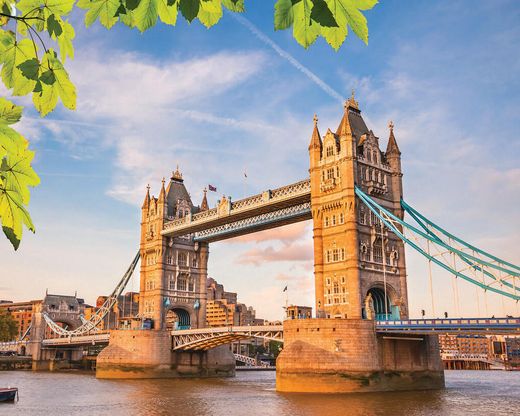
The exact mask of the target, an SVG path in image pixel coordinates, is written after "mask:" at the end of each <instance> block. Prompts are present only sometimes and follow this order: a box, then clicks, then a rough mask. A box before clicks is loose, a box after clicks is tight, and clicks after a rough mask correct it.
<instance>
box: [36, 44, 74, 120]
mask: <svg viewBox="0 0 520 416" xmlns="http://www.w3.org/2000/svg"><path fill="white" fill-rule="evenodd" d="M49 71H50V73H49ZM40 73H41V75H40V80H41V81H42V82H41V92H34V93H33V103H34V106H35V107H36V109H37V110H38V112H39V113H40V115H41V116H42V117H44V116H46V115H47V114H49V113H50V112H51V111H52V110H54V108H55V107H56V104H57V103H58V97H59V98H60V99H61V102H62V103H63V105H64V106H65V107H67V108H68V109H70V110H74V109H75V108H76V87H75V86H74V84H72V82H70V79H69V75H68V74H67V71H65V68H63V64H62V63H61V62H60V61H59V60H58V58H57V57H56V52H54V51H53V50H52V49H49V50H48V51H47V52H46V53H45V55H44V56H43V58H42V62H41V66H40ZM51 73H52V75H51ZM42 77H43V78H42ZM53 77H54V80H53Z"/></svg>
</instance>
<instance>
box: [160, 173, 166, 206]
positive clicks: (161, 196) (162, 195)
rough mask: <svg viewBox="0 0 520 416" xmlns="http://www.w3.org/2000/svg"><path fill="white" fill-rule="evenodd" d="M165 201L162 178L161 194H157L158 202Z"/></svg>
mask: <svg viewBox="0 0 520 416" xmlns="http://www.w3.org/2000/svg"><path fill="white" fill-rule="evenodd" d="M165 199H166V190H165V189H164V178H162V186H161V192H160V193H159V202H164V200H165Z"/></svg>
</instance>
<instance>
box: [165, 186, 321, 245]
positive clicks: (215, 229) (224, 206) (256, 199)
mask: <svg viewBox="0 0 520 416" xmlns="http://www.w3.org/2000/svg"><path fill="white" fill-rule="evenodd" d="M310 200H311V184H310V179H306V180H303V181H300V182H296V183H293V184H290V185H286V186H282V187H281V188H277V189H268V190H266V191H264V192H262V193H260V194H257V195H253V196H250V197H248V198H244V199H241V200H239V201H236V202H232V201H231V198H226V197H223V198H222V199H221V200H220V201H219V202H218V204H217V207H216V208H213V209H210V210H207V211H201V212H199V213H197V214H193V215H187V216H185V217H182V218H178V219H174V220H172V221H169V222H167V223H166V224H165V225H164V230H163V231H161V234H162V235H165V236H169V237H178V236H182V235H187V234H193V235H194V238H195V240H196V241H207V242H212V241H217V240H223V239H226V238H231V237H236V236H239V235H243V234H246V233H251V232H256V231H261V230H265V229H268V228H273V227H279V226H282V225H286V224H291V223H294V222H298V221H303V220H307V219H311V218H312V216H311V206H310Z"/></svg>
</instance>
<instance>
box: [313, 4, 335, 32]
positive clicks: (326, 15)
mask: <svg viewBox="0 0 520 416" xmlns="http://www.w3.org/2000/svg"><path fill="white" fill-rule="evenodd" d="M312 2H313V3H314V7H313V8H312V11H311V19H312V20H314V21H315V22H317V23H319V24H320V25H321V26H323V27H338V23H337V22H336V19H334V16H333V15H332V12H331V11H330V9H329V7H328V6H327V3H326V2H325V0H312Z"/></svg>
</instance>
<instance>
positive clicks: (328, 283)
mask: <svg viewBox="0 0 520 416" xmlns="http://www.w3.org/2000/svg"><path fill="white" fill-rule="evenodd" d="M327 285H330V277H327Z"/></svg>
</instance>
